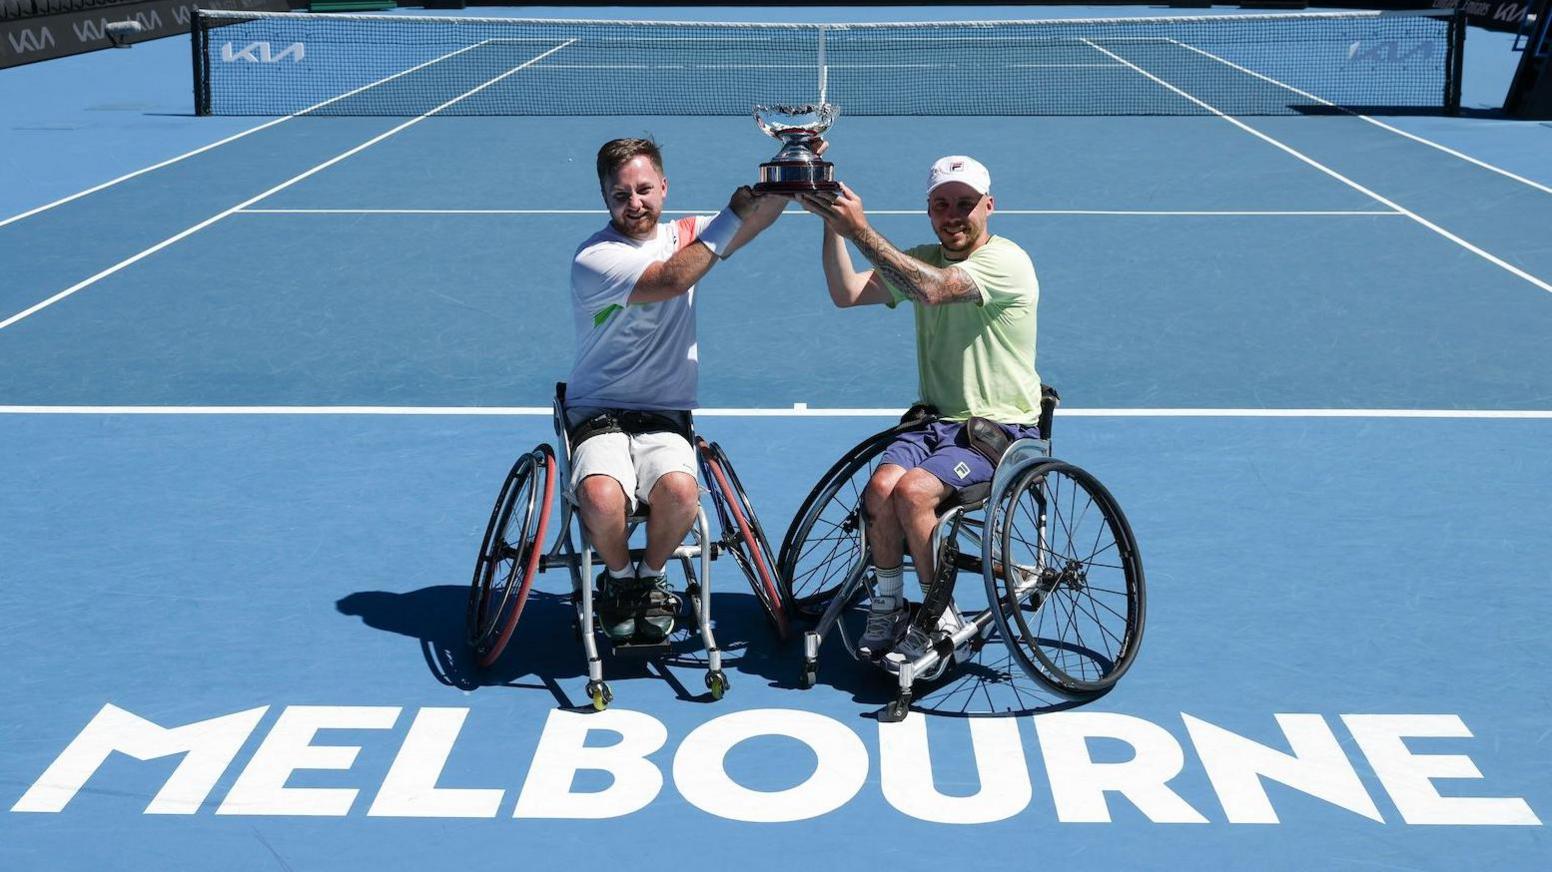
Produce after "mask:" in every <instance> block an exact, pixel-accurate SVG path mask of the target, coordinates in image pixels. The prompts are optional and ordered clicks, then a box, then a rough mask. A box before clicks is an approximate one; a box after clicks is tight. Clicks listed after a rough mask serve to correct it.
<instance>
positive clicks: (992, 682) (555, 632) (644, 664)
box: [335, 585, 1078, 717]
mask: <svg viewBox="0 0 1552 872" xmlns="http://www.w3.org/2000/svg"><path fill="white" fill-rule="evenodd" d="M467 603H468V587H466V586H464V585H435V586H432V587H424V588H421V589H419V590H413V591H409V592H406V593H394V592H391V591H381V590H372V591H358V592H356V593H352V594H350V595H348V596H345V597H343V598H341V599H340V600H339V601H338V602H337V603H335V608H336V609H337V610H338V611H339V613H340V614H342V615H347V616H350V617H354V618H360V619H361V621H362V622H363V623H365V624H366V625H367V626H369V627H372V628H373V629H377V630H382V631H383V632H387V633H395V634H397V635H400V636H406V637H408V638H411V639H414V640H416V641H417V642H418V643H419V644H420V650H421V655H422V657H424V658H425V661H426V668H427V670H428V671H429V672H430V673H431V675H432V677H433V678H434V679H436V681H437V682H439V683H441V684H443V685H446V686H448V687H455V688H458V689H459V690H475V689H477V688H481V687H507V688H515V689H523V690H544V691H548V692H549V693H550V695H551V696H553V697H554V698H555V702H556V705H557V706H559V707H560V708H565V709H577V708H586V707H587V705H586V702H587V701H586V700H585V699H584V700H580V701H578V700H574V699H572V698H571V696H570V695H568V694H567V693H566V690H565V689H564V688H563V687H562V684H563V683H565V682H570V683H572V684H577V683H579V682H582V681H585V680H586V679H587V669H586V660H585V655H584V654H583V651H582V645H581V643H580V642H579V641H578V638H577V636H576V633H575V631H574V630H573V614H574V612H573V609H572V606H571V600H570V597H569V596H568V595H564V594H557V593H548V592H544V591H537V590H536V591H533V592H532V593H530V594H529V597H528V603H527V605H526V606H524V608H523V615H522V619H521V621H520V622H519V624H518V627H517V630H516V631H515V632H514V634H513V636H512V641H511V642H510V643H509V644H508V645H507V649H506V651H505V653H503V654H502V656H501V658H500V659H499V660H497V661H496V663H495V664H493V665H492V666H490V667H489V668H486V669H480V668H479V667H478V666H477V665H476V664H475V662H474V657H473V654H472V653H471V652H470V650H469V647H468V645H467V644H466V642H465V639H464V610H465V607H466V605H467ZM712 615H713V616H714V621H715V623H714V627H715V629H716V635H717V642H718V644H719V646H720V647H721V649H722V656H723V661H722V662H723V668H724V669H725V670H726V671H727V672H728V673H729V674H730V678H731V679H732V684H733V688H734V692H735V693H736V692H737V689H738V688H739V686H740V684H741V681H740V677H742V678H743V680H744V681H750V680H754V679H765V680H766V682H767V683H768V686H770V687H773V688H779V689H782V690H796V689H797V688H798V683H797V682H798V675H799V673H800V671H801V664H802V642H801V640H800V639H798V638H797V637H794V638H792V639H791V640H789V641H788V642H787V644H785V645H778V644H777V642H776V638H775V634H774V633H773V632H772V631H771V628H770V625H769V623H768V622H767V620H766V617H765V614H764V612H763V611H762V610H761V608H760V604H759V602H758V601H757V600H756V599H755V597H754V596H753V595H751V594H746V593H715V594H712ZM849 620H850V622H851V623H852V624H854V625H855V626H854V629H853V633H854V634H856V633H860V632H861V626H860V622H861V613H860V612H858V613H856V614H854V615H851V616H849ZM854 637H855V635H854ZM600 648H601V650H602V652H603V656H604V677H605V679H606V680H608V681H610V682H611V683H613V682H618V681H626V680H631V679H641V678H652V679H657V680H660V681H663V682H665V683H667V684H668V685H669V687H670V688H671V689H672V690H673V691H674V695H675V696H676V697H678V698H679V699H680V700H683V701H685V702H710V701H711V699H712V698H711V694H710V692H709V691H706V690H705V689H704V687H702V686H701V681H700V679H699V677H698V676H697V677H692V678H690V679H689V681H690V682H691V683H690V684H687V683H686V681H684V680H681V679H680V677H679V676H678V675H676V674H675V672H674V671H673V670H671V669H669V668H668V667H674V668H676V669H681V668H682V669H688V670H696V671H700V670H704V669H705V668H706V652H705V650H704V649H703V648H702V646H701V641H700V635H699V633H698V631H697V630H695V629H694V628H693V627H689V626H683V622H682V621H681V626H680V627H679V628H678V629H676V630H675V632H674V636H673V647H672V649H671V653H670V654H668V655H667V656H664V657H659V658H637V657H627V656H610V654H609V653H608V650H607V646H606V645H602V644H601V645H600ZM819 686H820V688H830V689H832V690H836V691H841V692H843V693H847V694H850V695H851V697H852V699H853V700H854V701H855V702H857V703H859V704H861V705H863V706H866V707H868V708H867V709H865V710H863V711H860V712H859V716H863V717H871V716H872V715H873V710H874V709H875V708H878V707H882V706H883V705H885V704H886V703H888V702H889V701H890V699H892V698H893V695H894V680H893V678H892V677H891V676H889V675H887V674H885V673H884V672H883V671H882V670H880V669H878V668H876V667H874V666H872V665H871V664H867V663H862V662H859V661H856V660H853V659H852V658H851V657H849V656H847V654H846V651H845V650H844V648H843V647H842V645H841V644H840V641H839V639H837V638H831V639H829V640H827V641H826V643H825V646H824V649H823V651H822V652H821V657H820V661H819ZM1076 705H1078V703H1076V702H1073V701H1071V700H1068V699H1065V698H1063V697H1061V696H1060V695H1057V694H1054V693H1052V692H1051V691H1050V690H1049V689H1047V688H1045V687H1044V686H1042V685H1040V684H1038V683H1037V682H1035V681H1034V680H1032V679H1030V678H1029V677H1028V676H1026V675H1025V674H1024V673H1023V672H1022V670H1020V669H1019V667H1018V665H1017V664H1016V663H1014V662H1013V660H1012V658H1011V657H1010V656H1009V655H1008V652H1007V650H1006V649H1005V648H1004V647H1003V646H1002V643H1001V642H1000V641H999V640H998V639H997V638H996V637H995V636H994V637H993V638H991V639H989V640H988V641H987V644H986V645H985V646H984V647H983V648H982V649H981V650H980V651H977V652H975V654H974V655H973V656H972V657H971V659H970V660H969V661H968V662H966V663H963V664H961V665H960V666H959V667H958V668H957V669H955V670H952V671H951V672H950V673H949V674H948V675H947V676H945V677H944V678H942V679H940V680H938V681H936V682H933V683H931V684H926V685H918V686H917V696H916V701H915V704H914V707H915V709H916V710H917V711H921V712H925V713H928V714H933V715H939V716H945V717H999V716H1018V715H1030V714H1039V713H1042V712H1051V711H1060V710H1062V709H1067V708H1072V707H1074V706H1076Z"/></svg>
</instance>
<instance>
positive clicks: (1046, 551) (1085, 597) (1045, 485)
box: [987, 460, 1142, 695]
mask: <svg viewBox="0 0 1552 872" xmlns="http://www.w3.org/2000/svg"><path fill="white" fill-rule="evenodd" d="M997 514H1000V515H1001V520H1000V521H997V522H996V523H994V524H993V525H992V529H993V530H994V532H995V534H996V535H998V536H999V542H1000V544H999V546H998V547H999V548H1000V549H1001V551H1000V555H999V556H1000V558H1001V565H1002V566H1003V567H1006V568H1003V569H1000V570H998V571H995V572H989V573H988V574H987V579H988V595H989V596H990V595H993V594H994V593H995V594H996V599H997V600H998V601H999V602H1000V603H1001V604H1002V605H1001V610H1000V611H999V613H998V618H999V622H1000V625H1001V624H1006V626H1005V627H1004V630H1005V631H1009V632H1011V634H1012V635H1013V637H1014V642H1015V644H1012V645H1011V646H1010V651H1011V653H1012V655H1013V657H1014V659H1015V660H1017V661H1018V662H1019V663H1020V665H1021V666H1022V667H1023V668H1024V669H1025V671H1026V672H1028V673H1029V674H1030V675H1031V676H1032V677H1035V678H1038V679H1040V680H1042V681H1046V682H1047V683H1049V684H1051V685H1052V686H1053V687H1056V688H1057V689H1059V690H1063V691H1067V692H1071V693H1075V694H1080V695H1092V694H1094V693H1097V692H1102V691H1103V690H1104V689H1106V688H1108V687H1109V686H1110V685H1111V684H1113V683H1114V681H1115V680H1116V679H1117V678H1119V676H1120V674H1121V673H1122V672H1124V671H1125V669H1126V667H1127V666H1128V665H1129V663H1130V660H1131V659H1132V657H1133V656H1134V654H1135V651H1136V644H1137V643H1136V638H1137V636H1138V635H1139V634H1140V632H1141V607H1142V600H1141V570H1140V566H1139V564H1138V563H1137V562H1136V555H1135V551H1134V550H1132V546H1131V545H1130V539H1129V536H1130V533H1129V532H1126V530H1127V528H1126V524H1125V520H1124V518H1122V517H1121V516H1120V515H1119V510H1118V509H1117V508H1116V506H1115V504H1114V500H1113V498H1111V497H1110V496H1109V494H1108V492H1106V491H1104V489H1103V488H1102V487H1101V486H1099V485H1098V483H1097V482H1095V481H1094V480H1093V478H1092V477H1091V476H1089V475H1088V474H1087V473H1084V472H1083V471H1082V470H1080V469H1078V468H1076V467H1073V466H1071V465H1069V464H1065V463H1062V462H1061V461H1055V460H1053V461H1047V462H1044V463H1037V464H1035V465H1032V466H1031V467H1029V469H1028V471H1027V472H1025V473H1023V474H1022V477H1021V478H1019V479H1018V480H1016V481H1015V482H1014V484H1013V485H1012V488H1011V489H1010V491H1009V492H1008V496H1007V497H1006V498H1004V499H1003V500H1002V501H1001V502H1000V503H999V505H997V506H995V507H994V515H993V516H992V518H993V520H996V518H997ZM1042 522H1043V523H1042ZM1031 558H1032V559H1031ZM1031 564H1032V565H1031ZM994 585H995V586H996V587H997V588H998V590H996V591H994V590H993V589H992V587H993V586H994Z"/></svg>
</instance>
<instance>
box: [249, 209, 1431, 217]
mask: <svg viewBox="0 0 1552 872" xmlns="http://www.w3.org/2000/svg"><path fill="white" fill-rule="evenodd" d="M238 211H239V212H240V213H241V214H244V215H607V214H609V210H607V209H239V210H238ZM716 211H717V210H716V209H664V210H663V214H664V215H711V214H713V213H715V212H716ZM782 214H785V215H808V214H810V213H808V212H807V211H804V210H802V209H788V210H787V211H786V212H784V213H782ZM868 214H869V215H925V214H927V213H926V212H925V211H924V210H922V209H869V210H868ZM997 214H998V215H1123V216H1124V215H1139V216H1148V215H1165V216H1192V217H1235V218H1238V217H1263V216H1275V217H1285V216H1296V217H1310V216H1313V217H1331V216H1338V217H1340V216H1353V215H1362V216H1373V215H1394V216H1400V215H1402V214H1403V213H1401V212H1392V211H1390V210H1386V209H1367V210H1364V209H1358V210H1351V209H1349V210H1330V209H1328V210H1305V211H1296V210H1249V209H1238V210H1222V211H1211V210H1186V209H998V210H997Z"/></svg>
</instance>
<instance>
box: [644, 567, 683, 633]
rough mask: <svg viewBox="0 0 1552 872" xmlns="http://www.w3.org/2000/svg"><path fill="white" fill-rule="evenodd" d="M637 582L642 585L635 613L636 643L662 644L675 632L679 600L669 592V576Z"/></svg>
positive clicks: (655, 576) (653, 577) (656, 576)
mask: <svg viewBox="0 0 1552 872" xmlns="http://www.w3.org/2000/svg"><path fill="white" fill-rule="evenodd" d="M636 581H637V584H639V585H640V588H639V591H640V593H639V594H638V596H639V599H638V600H637V606H636V613H635V619H636V641H638V642H649V643H652V642H661V641H663V640H664V639H667V638H668V634H669V633H672V632H673V631H674V617H675V615H677V614H678V612H679V598H678V597H677V596H674V595H673V593H671V592H670V591H669V590H668V578H667V576H662V575H654V576H651V577H648V578H638V579H637V580H636Z"/></svg>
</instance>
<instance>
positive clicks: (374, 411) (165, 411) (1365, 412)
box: [0, 403, 1552, 420]
mask: <svg viewBox="0 0 1552 872" xmlns="http://www.w3.org/2000/svg"><path fill="white" fill-rule="evenodd" d="M904 411H905V410H904V409H868V408H858V409H847V408H835V409H827V408H818V407H810V406H808V405H807V404H804V403H797V404H794V405H793V406H792V407H791V408H763V409H762V408H712V409H697V410H696V411H695V414H696V415H697V416H700V417H705V418H889V417H894V418H898V417H899V416H900V415H901V414H902V413H903V412H904ZM551 414H553V410H552V409H551V408H550V407H549V406H0V415H386V416H437V415H445V416H462V417H470V416H474V417H480V416H483V417H546V418H547V417H549V416H550V415H551ZM1057 416H1058V417H1062V418H1456V419H1488V420H1497V419H1525V420H1552V410H1547V409H1184V408H1182V409H1169V408H1163V409H1104V408H1097V409H1072V408H1067V407H1065V406H1064V407H1062V409H1061V410H1060V411H1058V412H1057Z"/></svg>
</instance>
